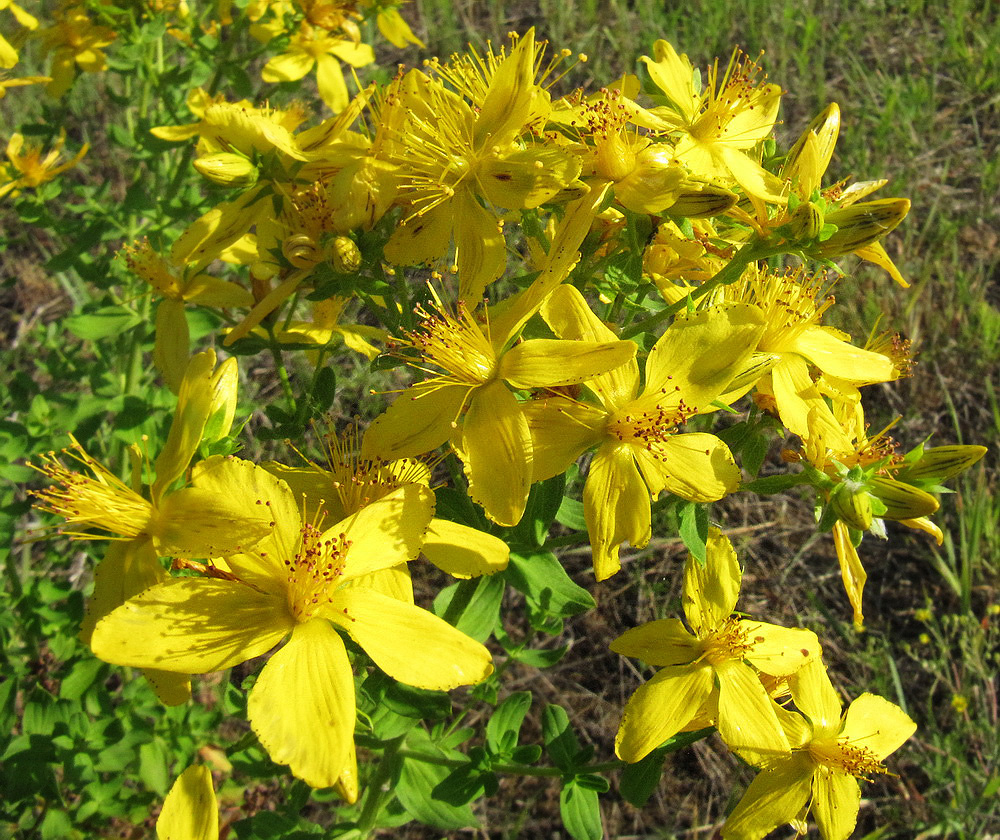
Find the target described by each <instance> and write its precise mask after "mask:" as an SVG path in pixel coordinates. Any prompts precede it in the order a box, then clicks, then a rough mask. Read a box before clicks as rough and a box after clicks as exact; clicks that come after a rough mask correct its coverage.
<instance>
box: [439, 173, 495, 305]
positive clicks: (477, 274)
mask: <svg viewBox="0 0 1000 840" xmlns="http://www.w3.org/2000/svg"><path fill="white" fill-rule="evenodd" d="M453 204H454V206H453V207H452V212H454V214H455V216H454V220H455V256H456V260H455V261H456V262H457V263H458V277H459V288H458V297H459V300H461V301H463V302H464V303H466V304H467V305H468V306H469V308H470V309H474V308H475V307H476V306H478V305H479V303H480V302H481V301H482V299H483V292H484V291H485V290H486V287H487V286H488V285H489V284H490V283H492V282H493V281H494V280H497V279H499V277H500V275H501V274H503V271H504V268H505V267H506V266H507V244H506V242H505V241H504V238H503V232H502V230H501V228H500V223H499V221H498V220H497V218H496V216H494V215H493V213H492V212H490V211H489V210H487V209H486V208H485V207H483V206H482V205H481V204H480V203H479V202H478V201H477V200H476V197H475V196H474V195H472V193H470V192H469V191H468V190H464V189H463V190H462V191H461V192H460V193H458V194H457V195H456V196H455V198H454V199H453Z"/></svg>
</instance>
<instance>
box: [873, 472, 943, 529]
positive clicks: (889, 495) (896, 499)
mask: <svg viewBox="0 0 1000 840" xmlns="http://www.w3.org/2000/svg"><path fill="white" fill-rule="evenodd" d="M868 486H869V487H870V488H871V490H872V493H874V494H875V495H876V496H877V497H878V498H879V499H880V500H881V501H882V504H884V505H885V514H884V516H885V518H886V519H919V518H920V517H921V516H930V515H931V514H932V513H934V512H935V511H936V510H937V509H938V508H939V507H940V505H939V504H938V500H937V499H935V498H934V497H933V496H932V495H931V494H930V493H925V492H924V491H923V490H920V489H918V488H916V487H914V486H913V485H911V484H906V483H905V482H902V481H893V480H892V479H888V478H880V477H878V476H876V477H875V478H872V479H871V480H870V481H869V482H868Z"/></svg>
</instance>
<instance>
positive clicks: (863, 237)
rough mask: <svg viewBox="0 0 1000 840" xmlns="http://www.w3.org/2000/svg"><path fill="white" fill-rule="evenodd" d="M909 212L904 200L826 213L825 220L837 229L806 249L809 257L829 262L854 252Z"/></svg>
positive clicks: (854, 206)
mask: <svg viewBox="0 0 1000 840" xmlns="http://www.w3.org/2000/svg"><path fill="white" fill-rule="evenodd" d="M909 212H910V202H909V200H908V199H905V198H884V199H881V200H880V201H866V202H863V203H861V204H853V205H851V206H850V207H842V208H840V209H839V210H834V211H833V212H832V213H827V215H826V221H827V222H828V223H830V224H834V225H836V226H837V231H836V233H834V234H833V235H832V236H831V237H830V238H829V239H827V240H825V241H823V242H819V243H817V244H816V246H815V247H813V248H810V249H808V251H807V254H808V255H809V256H811V257H820V258H824V257H825V258H827V259H832V258H834V257H840V256H843V255H844V254H849V253H851V252H852V251H857V250H858V248H864V247H865V246H866V245H871V244H872V243H873V242H877V241H878V240H879V239H881V238H882V237H883V236H885V235H886V234H887V233H889V232H890V231H891V230H893V229H894V228H895V227H896V225H898V224H899V223H900V222H901V221H903V219H905V218H906V214H907V213H909Z"/></svg>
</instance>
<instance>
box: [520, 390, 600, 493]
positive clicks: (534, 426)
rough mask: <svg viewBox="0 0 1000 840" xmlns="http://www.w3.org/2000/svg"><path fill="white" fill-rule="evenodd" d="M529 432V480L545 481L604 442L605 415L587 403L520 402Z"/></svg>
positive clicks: (556, 400) (557, 399)
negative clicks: (530, 460)
mask: <svg viewBox="0 0 1000 840" xmlns="http://www.w3.org/2000/svg"><path fill="white" fill-rule="evenodd" d="M521 411H522V412H524V416H525V418H526V419H527V421H528V428H529V429H530V430H531V459H532V464H531V480H532V481H545V479H547V478H552V476H555V475H560V474H561V473H564V472H566V470H568V469H569V467H570V464H572V463H573V462H574V461H576V459H577V458H579V457H580V455H582V454H583V453H584V452H586V451H587V450H588V449H590V447H592V446H596V445H597V444H598V443H600V442H601V441H602V440H603V439H604V427H605V426H606V425H607V422H608V413H607V412H606V411H605V410H604V409H603V408H598V407H597V406H595V405H591V404H589V403H583V402H579V401H577V400H570V399H566V398H565V397H559V396H554V395H553V396H549V397H543V398H539V399H535V400H528V401H527V402H523V403H521Z"/></svg>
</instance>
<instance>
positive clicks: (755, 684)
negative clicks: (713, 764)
mask: <svg viewBox="0 0 1000 840" xmlns="http://www.w3.org/2000/svg"><path fill="white" fill-rule="evenodd" d="M715 673H716V674H717V675H718V678H719V724H718V726H719V735H721V736H722V740H723V741H725V742H726V746H728V747H729V748H730V749H731V750H734V751H738V750H739V749H740V748H742V747H746V748H747V749H750V750H753V751H754V752H764V753H770V754H774V753H783V752H789V751H790V747H789V744H788V739H787V738H786V737H785V732H784V730H783V729H782V728H781V724H780V723H779V722H778V718H777V716H776V715H775V713H774V706H775V704H774V701H773V700H771V698H770V697H769V696H768V694H767V692H766V691H765V690H764V686H763V685H762V684H761V681H760V678H759V677H758V676H757V674H756V673H755V672H754V670H753V668H751V667H750V666H749V665H746V664H744V663H743V662H736V661H733V660H730V661H728V662H724V663H721V664H720V665H719V666H717V667H716V669H715Z"/></svg>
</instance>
